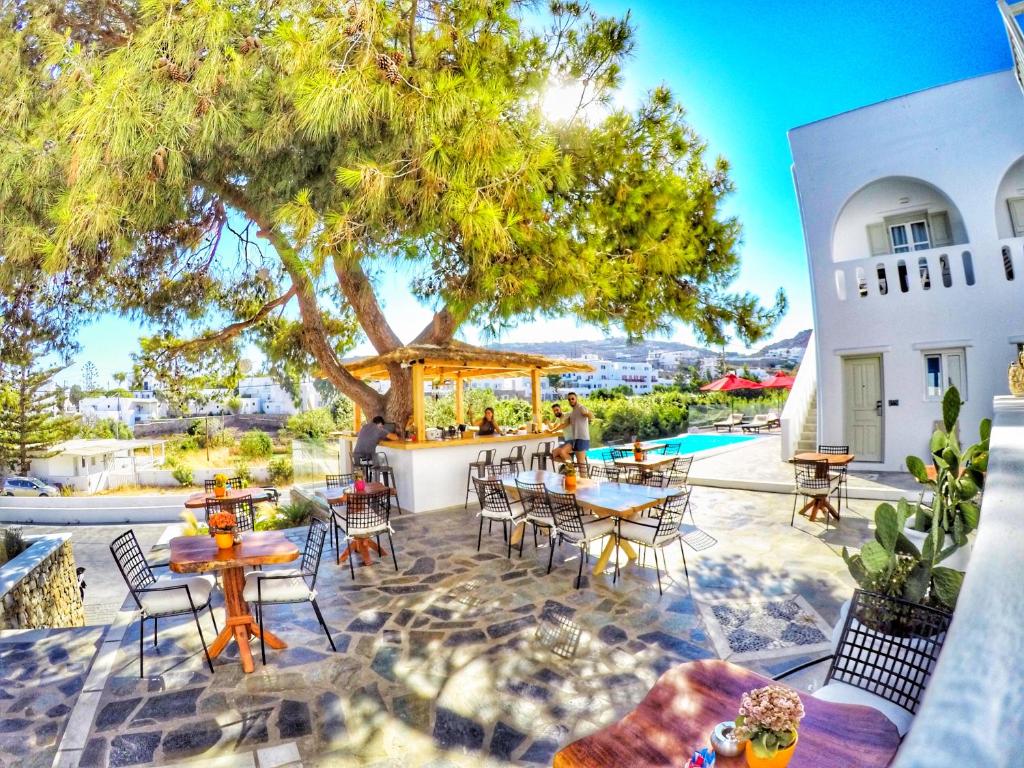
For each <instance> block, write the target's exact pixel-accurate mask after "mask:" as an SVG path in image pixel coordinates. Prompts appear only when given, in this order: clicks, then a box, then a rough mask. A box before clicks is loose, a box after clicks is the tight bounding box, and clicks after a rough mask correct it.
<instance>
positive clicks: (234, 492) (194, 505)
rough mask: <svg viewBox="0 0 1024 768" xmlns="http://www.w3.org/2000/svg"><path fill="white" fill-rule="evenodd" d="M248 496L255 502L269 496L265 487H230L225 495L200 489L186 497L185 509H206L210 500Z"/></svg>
mask: <svg viewBox="0 0 1024 768" xmlns="http://www.w3.org/2000/svg"><path fill="white" fill-rule="evenodd" d="M246 496H252V500H253V501H254V502H257V501H266V500H267V499H268V498H269V497H268V495H267V492H266V490H265V489H263V488H228V489H227V491H226V492H225V493H224V495H223V496H217V495H215V494H214V493H212V492H211V493H207V492H206V491H200V492H199V493H193V494H192V495H191V496H189V497H188V498H187V499H185V509H206V502H207V500H209V501H237V500H238V499H241V498H244V497H246Z"/></svg>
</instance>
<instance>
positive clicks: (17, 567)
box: [0, 533, 85, 629]
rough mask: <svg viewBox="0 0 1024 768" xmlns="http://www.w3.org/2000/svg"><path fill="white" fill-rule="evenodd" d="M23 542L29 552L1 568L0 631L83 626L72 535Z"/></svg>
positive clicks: (63, 534)
mask: <svg viewBox="0 0 1024 768" xmlns="http://www.w3.org/2000/svg"><path fill="white" fill-rule="evenodd" d="M25 541H26V542H27V543H28V545H29V546H28V549H26V550H25V551H24V552H22V553H21V554H20V555H18V556H17V557H15V558H14V559H13V560H9V561H8V562H6V563H4V564H3V565H2V566H0V629H39V628H44V627H83V626H85V611H84V609H83V608H82V597H81V593H80V592H79V590H78V575H77V574H76V572H75V570H76V568H75V555H74V552H73V551H72V549H71V534H70V533H53V534H47V535H45V536H26V537H25Z"/></svg>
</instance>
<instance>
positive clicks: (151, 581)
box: [110, 530, 218, 677]
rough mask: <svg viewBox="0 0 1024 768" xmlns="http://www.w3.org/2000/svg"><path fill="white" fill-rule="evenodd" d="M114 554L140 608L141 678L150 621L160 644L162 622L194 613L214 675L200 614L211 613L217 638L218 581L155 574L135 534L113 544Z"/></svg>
mask: <svg viewBox="0 0 1024 768" xmlns="http://www.w3.org/2000/svg"><path fill="white" fill-rule="evenodd" d="M110 554H111V555H113V557H114V562H115V563H117V569H118V570H119V571H120V572H121V576H122V578H124V581H125V584H127V585H128V591H129V592H130V593H131V596H132V599H133V600H134V601H135V604H136V605H137V606H138V608H139V619H140V621H139V677H143V676H144V671H143V661H142V646H143V637H144V636H145V634H146V620H147V619H152V620H153V645H154V646H156V644H157V629H158V620H159V619H162V618H167V617H170V616H182V615H184V614H186V613H191V614H192V618H193V619H195V622H196V629H197V630H199V641H200V642H201V643H202V644H203V653H205V654H206V664H207V666H209V667H210V671H211V672H213V661H212V660H211V659H210V650H209V648H207V647H206V638H205V637H203V628H202V626H201V625H200V624H199V611H201V610H202V609H203V608H205V609H206V610H207V611H209V612H210V620H211V621H212V622H213V632H214V636H216V635H217V632H218V630H217V619H216V618H215V617H214V615H213V608H212V607H211V606H210V596H211V595H212V594H213V588H214V583H215V582H214V579H213V577H212V576H182V577H178V578H171V577H163V576H161V577H160V578H159V579H158V578H156V576H154V575H153V567H152V566H150V564H149V563H148V562H146V556H145V555H144V554H143V553H142V547H140V546H139V541H138V539H137V538H135V531H131V530H129V531H125V532H124V533H122V534H121V535H120V536H118V537H117V538H116V539H114V541H113V542H111V544H110Z"/></svg>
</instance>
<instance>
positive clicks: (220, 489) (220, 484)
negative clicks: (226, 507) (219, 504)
mask: <svg viewBox="0 0 1024 768" xmlns="http://www.w3.org/2000/svg"><path fill="white" fill-rule="evenodd" d="M227 493H228V477H227V475H225V474H223V473H221V472H218V473H217V474H216V475H214V476H213V495H214V496H216V497H217V498H218V499H223V498H224V497H225V496H226V495H227Z"/></svg>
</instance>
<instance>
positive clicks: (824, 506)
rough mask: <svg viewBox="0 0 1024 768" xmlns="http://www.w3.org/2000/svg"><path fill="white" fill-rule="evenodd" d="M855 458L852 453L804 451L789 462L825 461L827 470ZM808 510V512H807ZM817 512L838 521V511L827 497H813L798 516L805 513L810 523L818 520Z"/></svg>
mask: <svg viewBox="0 0 1024 768" xmlns="http://www.w3.org/2000/svg"><path fill="white" fill-rule="evenodd" d="M856 458H857V457H856V456H854V455H853V454H852V453H818V452H816V451H804V452H803V453H798V454H796V455H795V456H793V458H792V459H790V462H791V463H792V462H795V461H827V462H828V466H829V469H830V470H831V469H832V468H834V467H845V466H846V465H847V464H849V463H850V462H851V461H854V460H855V459H856ZM808 510H810V511H809V512H808ZM818 512H821V513H822V514H825V515H832V517H834V518H835V519H836V520H838V519H839V511H838V510H837V509H836V508H835V507H833V506H832V503H831V502H830V501H829V500H828V496H815V497H814V498H812V499H811V500H810V501H808V502H807V503H806V504H804V505H803V507H801V509H800V514H801V515H802V514H804V513H807V517H808V519H809V520H810V521H811V522H814V521H815V520H817V519H818Z"/></svg>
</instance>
